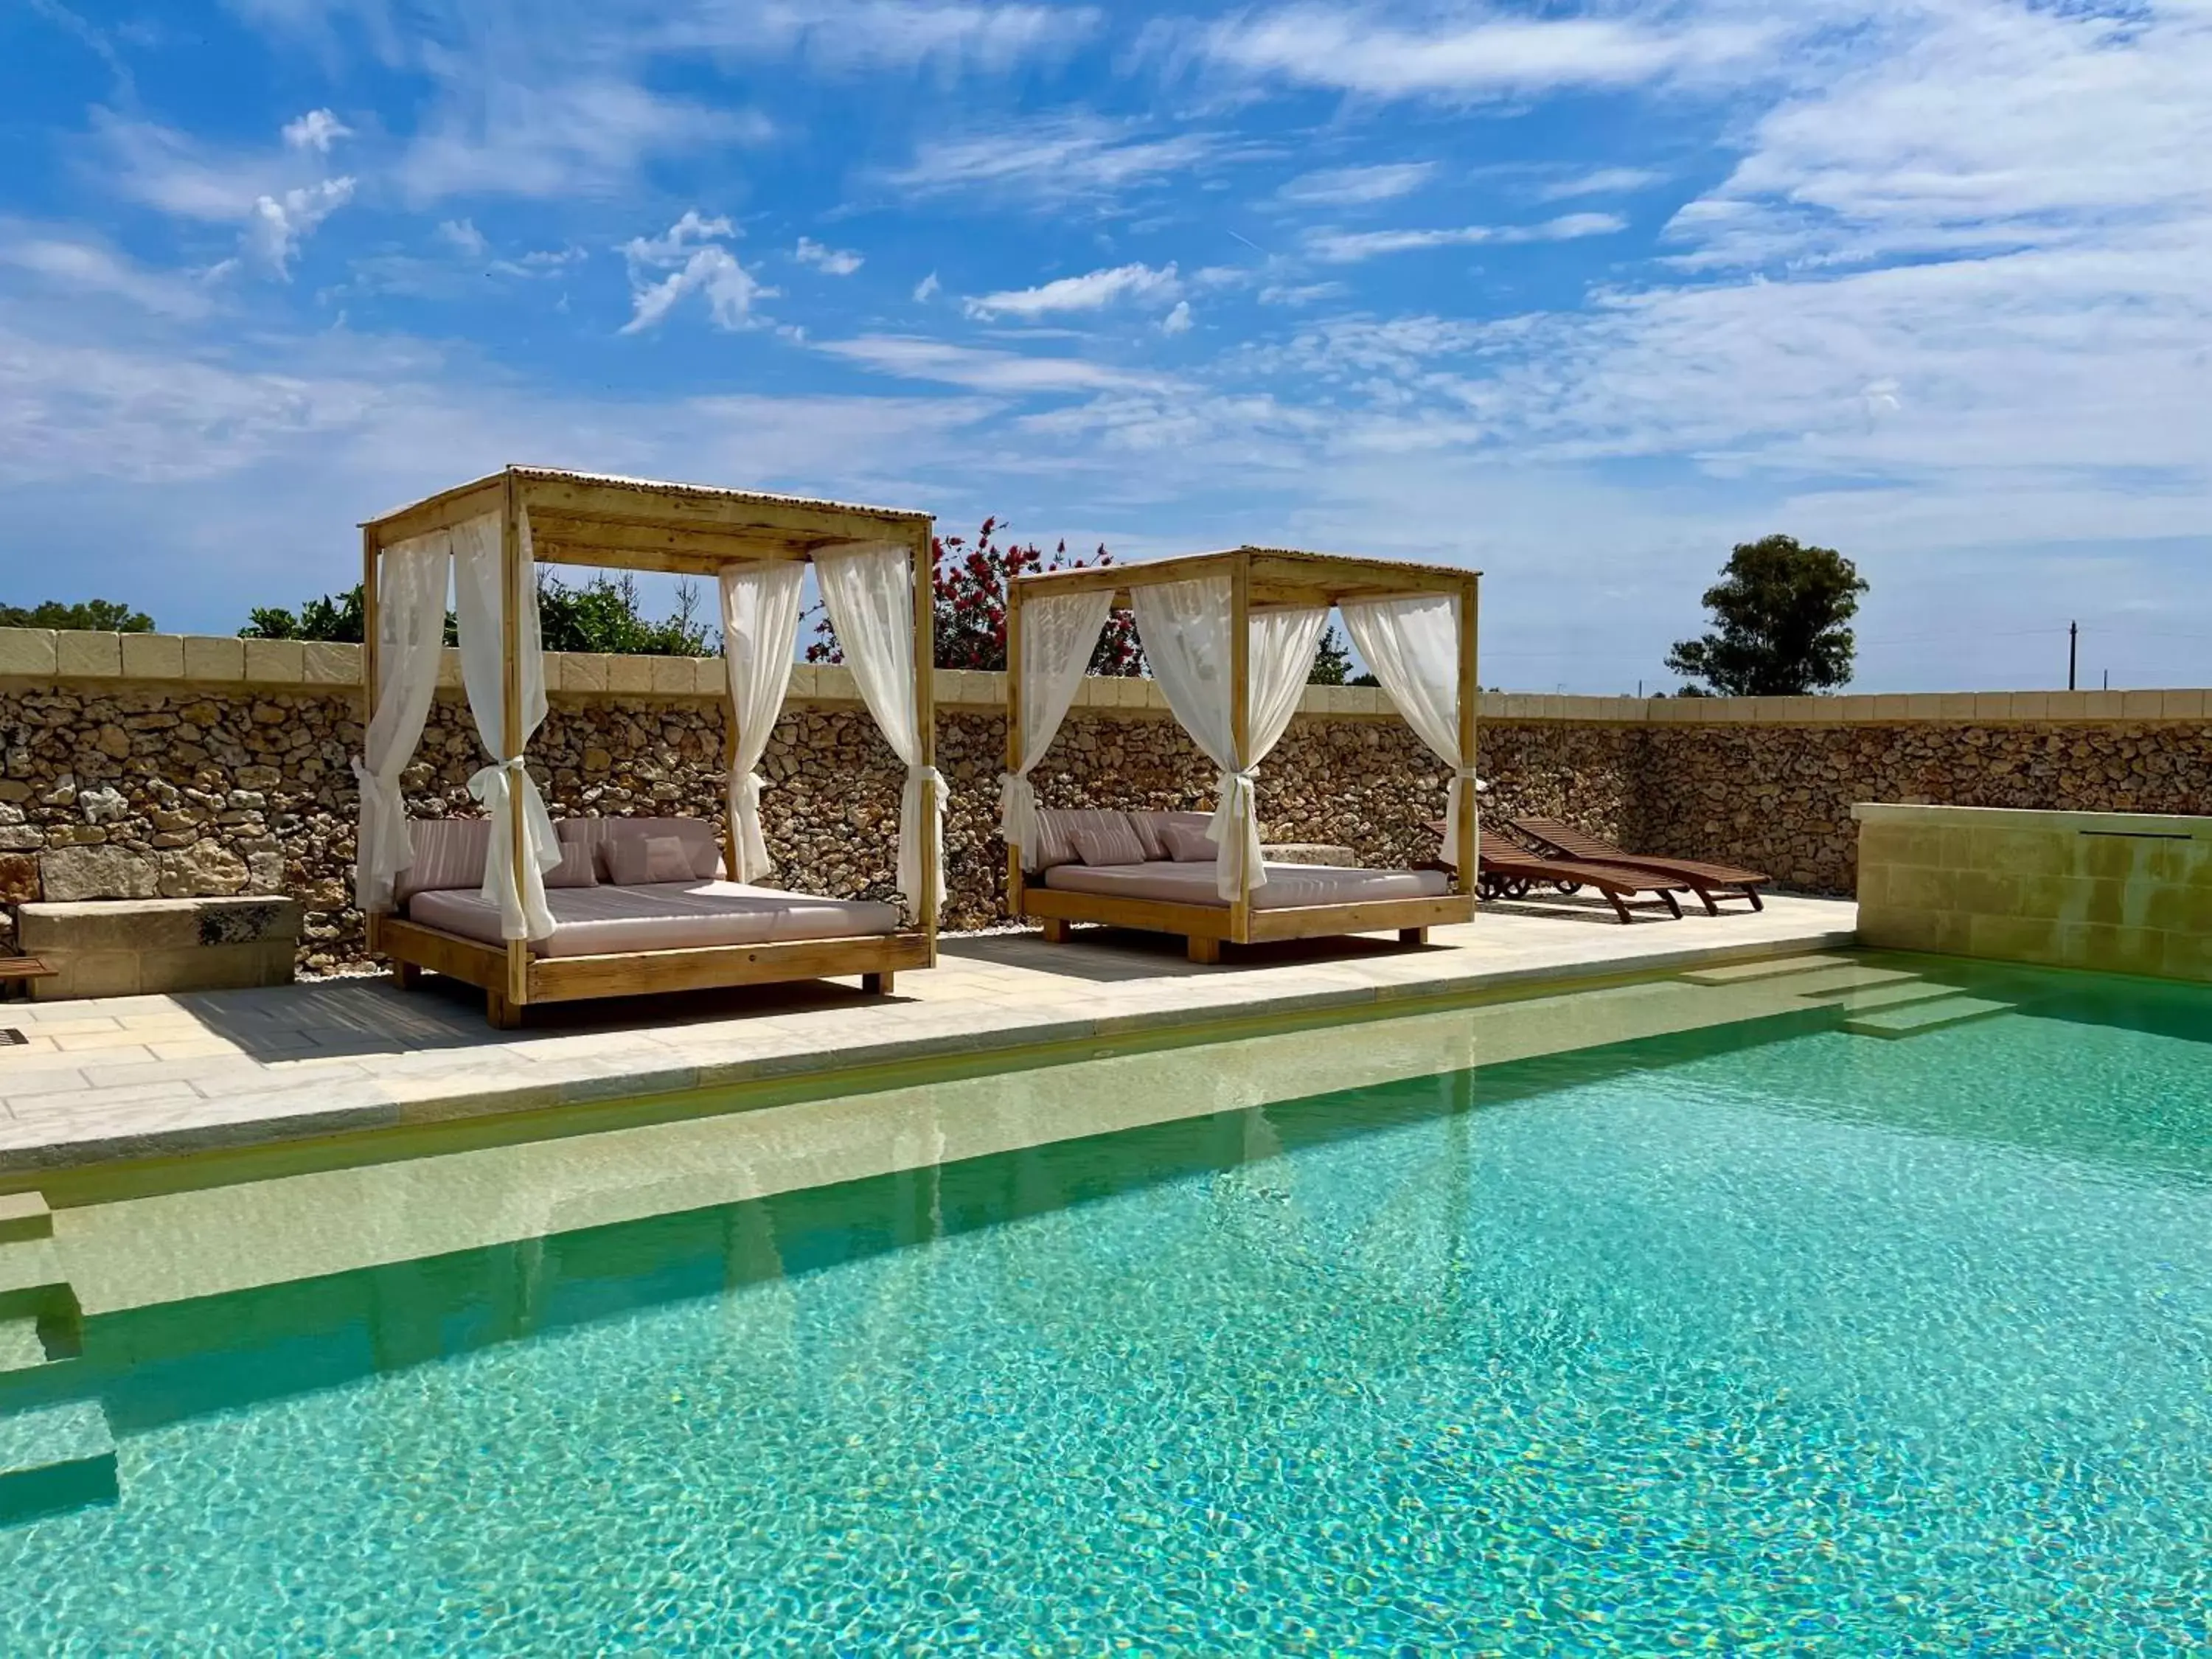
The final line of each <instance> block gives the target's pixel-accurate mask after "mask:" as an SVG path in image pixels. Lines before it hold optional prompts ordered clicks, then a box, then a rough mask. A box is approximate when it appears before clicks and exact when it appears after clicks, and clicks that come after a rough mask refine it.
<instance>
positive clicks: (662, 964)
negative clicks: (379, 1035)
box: [369, 916, 936, 1030]
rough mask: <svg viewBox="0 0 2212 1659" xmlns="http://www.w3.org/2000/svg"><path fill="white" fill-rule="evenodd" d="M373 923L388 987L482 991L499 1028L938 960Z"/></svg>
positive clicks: (918, 951) (892, 945) (930, 944)
mask: <svg viewBox="0 0 2212 1659" xmlns="http://www.w3.org/2000/svg"><path fill="white" fill-rule="evenodd" d="M373 920H374V928H373V933H372V937H371V939H370V945H369V948H370V949H371V950H372V951H375V952H376V953H378V954H380V955H382V956H385V957H390V958H391V961H392V979H393V981H394V982H396V983H397V984H398V985H399V986H401V987H410V986H412V985H413V984H414V983H415V981H416V976H417V975H420V974H421V973H422V970H423V969H428V970H429V971H430V972H432V973H434V974H444V975H447V977H448V978H452V979H458V980H461V981H465V983H467V984H470V985H476V986H481V987H483V992H484V999H485V1001H484V1013H485V1018H488V1019H489V1020H490V1021H491V1023H492V1024H493V1025H495V1026H496V1027H497V1028H499V1029H500V1030H513V1028H514V1027H515V1026H516V1025H519V1024H521V1021H522V1011H523V1009H524V1008H526V1007H527V1006H529V1005H530V1004H532V1003H533V1002H577V1001H582V1000H587V999H590V998H592V997H635V996H653V995H656V994H659V993H660V992H663V991H705V990H714V989H719V988H720V987H724V986H734V985H774V984H779V983H785V982H788V981H796V980H807V979H829V978H835V977H841V976H845V975H854V974H857V975H860V982H861V986H862V988H864V989H866V990H868V991H872V992H878V993H888V992H889V991H890V988H891V976H892V975H894V974H896V972H897V971H898V970H899V969H902V968H927V967H931V966H933V965H934V963H935V960H936V951H935V942H934V941H933V939H932V938H931V936H930V935H929V934H927V933H881V934H870V935H867V936H865V937H862V938H858V939H796V940H793V941H791V942H790V943H787V944H781V945H714V946H711V947H708V948H705V949H698V950H681V951H631V952H626V953H624V954H623V955H620V956H603V957H535V956H532V955H530V954H528V952H527V951H526V949H524V948H522V947H521V946H520V941H516V943H515V945H513V946H511V947H502V946H500V945H487V944H485V943H484V942H483V940H482V939H469V938H466V937H465V936H464V935H462V934H459V933H447V932H446V931H445V930H444V929H443V928H439V927H424V926H423V925H422V923H421V922H418V921H405V920H404V919H402V918H400V917H398V916H377V917H375V918H374V919H373Z"/></svg>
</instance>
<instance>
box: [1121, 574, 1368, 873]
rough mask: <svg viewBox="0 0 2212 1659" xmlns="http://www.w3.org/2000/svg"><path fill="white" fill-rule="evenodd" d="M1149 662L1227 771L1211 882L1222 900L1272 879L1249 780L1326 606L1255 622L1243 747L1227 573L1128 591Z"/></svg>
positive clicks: (1196, 737)
mask: <svg viewBox="0 0 2212 1659" xmlns="http://www.w3.org/2000/svg"><path fill="white" fill-rule="evenodd" d="M1129 599H1130V604H1131V607H1132V608H1133V610H1134V611H1135V612H1136V616H1137V634H1138V637H1139V639H1140V640H1141V641H1143V642H1144V647H1145V660H1146V662H1148V663H1150V664H1151V665H1152V676H1153V678H1155V679H1157V680H1158V682H1159V685H1160V690H1161V692H1162V693H1163V694H1164V696H1166V698H1167V700H1168V707H1169V708H1171V709H1173V710H1174V711H1175V717H1176V720H1178V721H1180V722H1181V723H1182V728H1183V730H1184V731H1186V732H1189V733H1190V736H1191V740H1192V741H1193V742H1194V743H1195V744H1198V746H1199V748H1200V750H1203V751H1204V752H1205V755H1206V758H1207V759H1208V760H1210V761H1212V763H1214V764H1215V765H1216V766H1218V767H1219V768H1220V769H1221V777H1220V781H1219V783H1218V791H1219V796H1220V799H1219V802H1218V805H1216V806H1215V807H1214V810H1213V822H1212V823H1210V824H1208V825H1207V826H1206V834H1207V836H1210V837H1211V838H1212V841H1213V843H1214V844H1215V845H1216V846H1217V847H1218V848H1220V849H1221V852H1220V855H1219V856H1218V858H1217V859H1216V860H1214V867H1215V887H1216V889H1217V890H1218V892H1219V893H1220V895H1221V896H1222V897H1224V898H1225V899H1232V900H1233V899H1236V898H1238V897H1241V896H1243V894H1244V893H1245V892H1246V891H1248V890H1249V888H1248V885H1247V883H1248V881H1249V887H1263V886H1265V885H1266V884H1267V870H1266V867H1265V866H1263V865H1262V863H1261V857H1260V822H1259V817H1258V814H1257V812H1256V811H1255V798H1254V788H1253V781H1254V778H1255V774H1256V773H1257V771H1258V769H1259V765H1260V763H1261V761H1263V760H1265V759H1266V758H1267V751H1268V750H1271V749H1273V747H1274V746H1275V744H1277V743H1279V741H1281V739H1282V736H1283V732H1284V731H1285V729H1286V728H1287V727H1288V726H1289V725H1290V723H1291V715H1292V714H1295V713H1297V706H1298V694H1299V691H1300V690H1302V689H1303V688H1304V684H1305V681H1306V675H1307V674H1308V673H1309V672H1310V671H1311V669H1312V666H1313V658H1314V649H1315V647H1316V646H1317V645H1318V644H1319V643H1320V641H1321V630H1322V623H1325V622H1327V621H1328V610H1327V609H1326V608H1325V607H1324V608H1321V609H1300V610H1292V611H1261V612H1260V614H1259V615H1257V616H1255V617H1253V618H1252V619H1251V625H1250V634H1249V653H1248V662H1247V671H1246V673H1247V684H1248V690H1247V693H1246V699H1245V726H1246V731H1245V744H1244V748H1245V752H1244V753H1243V754H1242V755H1239V754H1238V753H1237V742H1236V732H1235V726H1234V719H1235V716H1234V712H1233V709H1232V708H1231V702H1232V699H1231V691H1230V640H1231V630H1232V629H1233V627H1234V625H1235V619H1234V617H1232V615H1231V595H1230V586H1229V578H1228V577H1227V576H1225V575H1222V576H1206V577H1200V578H1198V579H1196V580H1190V581H1180V582H1142V583H1139V584H1136V585H1135V586H1132V587H1131V589H1130V590H1129Z"/></svg>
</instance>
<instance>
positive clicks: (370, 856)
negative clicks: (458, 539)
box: [353, 530, 453, 915]
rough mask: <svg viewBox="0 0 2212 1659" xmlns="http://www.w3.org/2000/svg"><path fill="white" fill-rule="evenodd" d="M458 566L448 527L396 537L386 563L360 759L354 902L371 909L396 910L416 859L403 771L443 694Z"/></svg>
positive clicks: (379, 581) (380, 575)
mask: <svg viewBox="0 0 2212 1659" xmlns="http://www.w3.org/2000/svg"><path fill="white" fill-rule="evenodd" d="M452 579H453V533H452V532H450V531H445V530H436V531H433V532H431V533H430V534H428V535H427V536H410V537H409V538H407V539H406V540H405V541H403V542H394V543H393V544H392V545H391V546H390V547H387V548H386V549H385V550H384V553H383V556H382V558H381V559H380V562H379V564H378V568H377V578H376V713H375V714H374V715H372V716H371V717H370V719H369V722H368V736H367V737H366V738H364V739H363V740H362V757H361V758H360V759H359V760H356V762H354V763H353V775H354V777H355V778H356V780H357V781H359V784H360V787H361V829H360V833H359V834H358V835H357V836H356V838H355V842H354V847H355V854H354V872H353V891H354V902H355V903H356V904H358V905H359V906H360V907H361V908H362V911H363V912H365V913H368V914H374V915H381V914H382V913H383V912H385V911H387V910H389V909H391V908H392V878H393V877H394V876H396V875H398V873H399V872H401V871H402V870H404V869H405V868H407V866H409V865H410V864H412V863H413V862H414V861H415V846H414V842H413V841H412V840H411V839H410V836H409V835H408V831H407V802H406V799H405V798H404V796H402V795H401V794H400V793H399V775H400V774H401V773H402V772H404V771H405V770H406V769H407V763H408V762H409V761H410V760H412V759H413V758H414V757H415V750H416V746H417V745H418V744H421V742H422V726H423V723H424V721H426V720H428V719H429V716H430V704H431V703H432V702H433V701H435V698H436V696H437V693H438V653H439V652H440V651H441V649H442V648H443V647H444V646H445V643H446V590H447V587H448V586H450V584H451V582H452Z"/></svg>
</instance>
